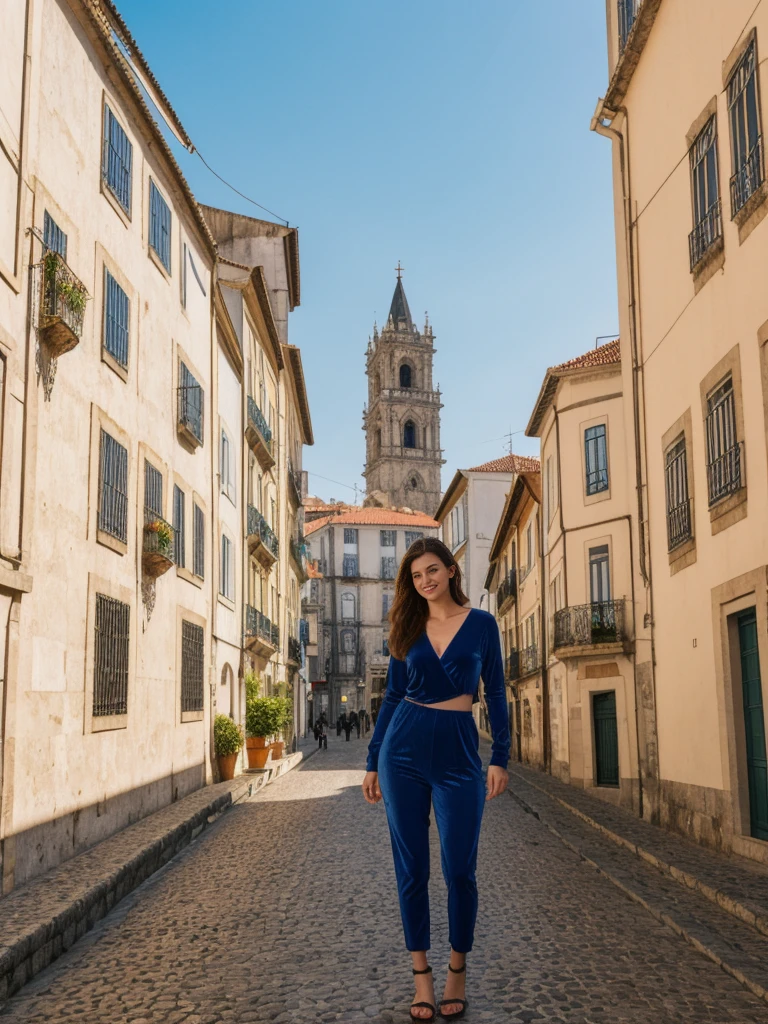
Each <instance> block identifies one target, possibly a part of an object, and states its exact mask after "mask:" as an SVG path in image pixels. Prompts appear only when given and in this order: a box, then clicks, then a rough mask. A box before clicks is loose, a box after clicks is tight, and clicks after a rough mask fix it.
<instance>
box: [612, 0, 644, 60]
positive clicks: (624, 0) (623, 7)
mask: <svg viewBox="0 0 768 1024" xmlns="http://www.w3.org/2000/svg"><path fill="white" fill-rule="evenodd" d="M642 3H643V0H618V11H619V52H620V53H623V52H624V47H625V46H626V45H627V40H628V39H629V37H630V35H631V33H632V29H633V28H634V27H635V22H636V21H637V15H638V12H639V10H640V7H641V6H642Z"/></svg>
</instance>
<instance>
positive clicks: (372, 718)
mask: <svg viewBox="0 0 768 1024" xmlns="http://www.w3.org/2000/svg"><path fill="white" fill-rule="evenodd" d="M377 718H378V712H377V710H376V708H374V709H373V711H372V712H371V721H372V722H373V724H374V725H376V719H377Z"/></svg>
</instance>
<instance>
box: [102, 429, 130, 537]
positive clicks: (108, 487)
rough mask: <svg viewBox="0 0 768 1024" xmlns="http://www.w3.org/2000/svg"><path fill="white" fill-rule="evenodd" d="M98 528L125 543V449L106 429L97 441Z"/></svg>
mask: <svg viewBox="0 0 768 1024" xmlns="http://www.w3.org/2000/svg"><path fill="white" fill-rule="evenodd" d="M98 524H99V529H100V530H103V531H104V532H105V533H108V534H110V535H111V536H112V537H116V538H117V539H118V540H121V541H123V543H127V541H128V450H127V449H126V448H124V447H123V446H122V445H121V444H120V443H119V442H118V441H116V440H115V439H114V437H112V436H111V435H110V434H108V433H107V432H106V430H102V431H101V435H100V440H99V516H98Z"/></svg>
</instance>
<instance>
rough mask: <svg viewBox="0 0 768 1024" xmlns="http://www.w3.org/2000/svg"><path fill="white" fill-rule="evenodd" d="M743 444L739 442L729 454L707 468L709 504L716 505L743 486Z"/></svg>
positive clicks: (729, 450) (725, 453)
mask: <svg viewBox="0 0 768 1024" xmlns="http://www.w3.org/2000/svg"><path fill="white" fill-rule="evenodd" d="M741 464H742V442H741V441H739V442H738V443H737V444H735V445H734V446H733V447H732V448H729V449H728V451H727V452H724V453H723V454H722V455H721V456H720V457H719V458H717V459H715V460H714V462H710V463H709V465H708V466H707V483H708V485H709V504H710V505H714V504H715V503H716V502H718V501H720V500H721V499H723V498H727V497H728V495H729V494H733V492H734V491H738V490H739V488H740V487H742V486H743V478H742V471H741V470H742V466H741Z"/></svg>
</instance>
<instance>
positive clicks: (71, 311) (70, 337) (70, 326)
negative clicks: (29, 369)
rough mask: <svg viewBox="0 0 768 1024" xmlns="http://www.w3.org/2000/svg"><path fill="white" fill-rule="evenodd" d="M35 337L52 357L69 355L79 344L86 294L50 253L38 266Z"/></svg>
mask: <svg viewBox="0 0 768 1024" xmlns="http://www.w3.org/2000/svg"><path fill="white" fill-rule="evenodd" d="M36 269H37V275H38V279H39V288H40V292H39V300H38V301H39V303H40V311H39V317H38V323H37V328H38V333H39V335H40V338H41V340H42V341H44V342H45V343H46V345H47V346H48V348H49V350H50V352H51V355H53V356H60V355H63V354H64V353H65V352H69V351H70V350H71V349H73V348H74V347H75V345H77V343H78V342H79V341H80V336H81V334H82V333H83V315H84V314H85V305H86V303H87V301H88V292H87V291H86V288H85V285H84V284H83V283H82V281H79V280H78V279H77V278H76V277H75V275H74V274H73V273H72V271H71V270H70V268H69V267H68V266H67V264H66V262H65V261H64V258H63V257H62V256H61V255H59V253H57V252H54V251H53V250H52V249H49V250H48V251H47V252H46V253H45V256H43V260H42V263H40V264H39V265H38V267H37V268H36Z"/></svg>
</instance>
